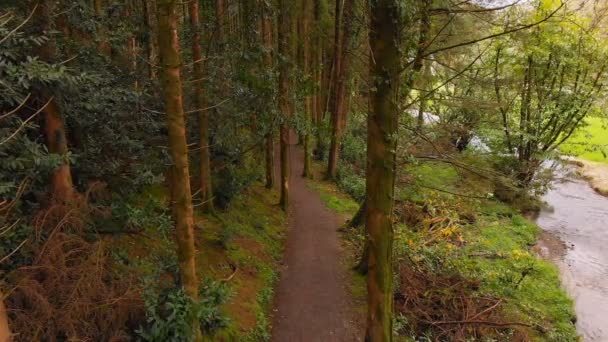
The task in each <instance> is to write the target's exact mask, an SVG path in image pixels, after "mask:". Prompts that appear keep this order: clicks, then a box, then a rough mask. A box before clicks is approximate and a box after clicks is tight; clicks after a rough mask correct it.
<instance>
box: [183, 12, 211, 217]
mask: <svg viewBox="0 0 608 342" xmlns="http://www.w3.org/2000/svg"><path fill="white" fill-rule="evenodd" d="M188 11H189V17H190V28H191V31H192V59H193V63H194V79H195V81H194V83H193V85H194V106H195V108H196V109H197V110H198V127H199V141H198V146H199V166H200V174H199V178H200V188H199V192H200V194H201V201H202V203H203V206H202V207H203V209H204V210H205V211H207V212H211V211H213V189H212V187H211V156H210V153H209V114H208V112H207V110H205V108H206V107H207V101H206V97H205V90H204V85H203V77H204V73H203V65H204V63H203V50H202V47H201V40H202V37H201V22H200V14H199V7H198V2H197V1H190V3H189V4H188Z"/></svg>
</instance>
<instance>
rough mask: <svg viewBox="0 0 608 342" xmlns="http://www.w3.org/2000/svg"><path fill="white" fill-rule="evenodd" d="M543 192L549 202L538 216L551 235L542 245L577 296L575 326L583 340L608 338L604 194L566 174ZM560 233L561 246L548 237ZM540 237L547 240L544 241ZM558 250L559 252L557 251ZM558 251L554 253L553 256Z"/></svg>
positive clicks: (607, 232) (606, 208)
mask: <svg viewBox="0 0 608 342" xmlns="http://www.w3.org/2000/svg"><path fill="white" fill-rule="evenodd" d="M560 173H561V174H562V175H561V176H562V178H561V180H558V181H556V182H555V183H554V184H553V188H552V189H551V190H550V191H549V192H547V194H545V196H544V197H543V198H544V200H545V202H546V203H547V204H548V207H547V208H546V209H544V210H542V211H541V212H540V214H539V216H538V218H537V219H536V222H537V224H538V225H539V226H540V227H541V228H543V229H544V230H545V231H546V232H548V235H550V236H552V238H547V236H545V238H544V239H541V241H540V244H541V245H542V244H543V243H544V244H545V245H546V246H545V247H541V248H544V249H545V250H546V251H547V250H548V249H552V251H548V253H547V254H548V255H553V256H554V258H552V259H554V261H555V262H556V264H557V265H558V266H559V268H560V271H561V277H562V282H563V284H564V287H565V288H566V289H567V291H568V292H569V293H570V295H571V296H572V298H573V299H574V301H575V310H576V314H577V329H578V331H579V333H580V334H581V335H582V336H583V338H584V340H585V341H594V342H595V341H601V342H606V341H608V198H606V197H604V196H601V195H599V194H597V193H596V192H595V191H594V190H593V189H592V188H591V187H590V186H589V184H587V182H586V181H584V180H580V179H577V178H575V177H572V176H567V175H565V174H564V173H563V172H560ZM555 238H559V239H560V240H561V241H562V243H561V246H565V248H563V247H561V248H556V245H560V244H559V243H558V244H555V243H553V244H552V243H550V242H549V243H548V242H547V240H548V239H549V240H550V239H554V240H555ZM542 240H545V241H544V242H543V241H542ZM556 250H559V251H556ZM556 256H557V257H556Z"/></svg>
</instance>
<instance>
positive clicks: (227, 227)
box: [114, 183, 287, 341]
mask: <svg viewBox="0 0 608 342" xmlns="http://www.w3.org/2000/svg"><path fill="white" fill-rule="evenodd" d="M150 196H152V197H154V198H156V199H159V200H161V201H164V202H165V203H166V201H167V198H166V192H165V190H164V188H163V187H161V186H159V187H152V188H150V189H148V191H146V193H145V194H142V195H139V196H138V197H140V198H146V197H150ZM277 203H278V194H277V193H276V191H271V190H267V189H265V188H264V187H263V185H262V184H261V183H255V184H254V185H253V186H251V187H250V188H248V189H247V190H245V191H243V192H242V193H241V194H240V195H238V196H237V197H236V198H235V199H233V201H232V202H231V203H230V205H229V207H228V208H227V209H226V210H225V211H222V212H217V213H216V214H214V215H211V214H203V213H201V212H198V211H195V223H196V229H195V234H196V248H197V251H198V256H197V268H198V269H197V271H198V275H199V277H200V278H201V280H202V279H212V280H216V281H220V282H226V283H227V284H228V286H229V288H230V293H231V295H230V298H229V300H228V301H227V303H225V304H224V305H223V307H222V311H223V312H224V314H225V315H226V316H227V317H228V319H229V323H228V325H227V326H226V327H224V328H222V329H221V330H219V331H218V332H216V333H215V334H214V336H213V338H212V340H213V341H266V340H268V339H269V338H270V318H269V317H270V315H269V313H270V312H269V311H270V309H271V305H272V298H273V293H274V291H273V290H274V286H275V284H276V281H277V279H278V273H277V270H278V264H279V261H280V260H281V258H282V254H283V241H284V234H285V229H286V224H287V221H286V216H285V214H284V213H283V212H282V211H281V210H280V208H279V207H278V206H277ZM114 246H115V247H114V249H115V251H116V252H117V253H127V254H128V255H129V258H131V259H133V260H135V262H133V263H132V264H133V265H136V266H137V268H138V269H137V270H135V271H137V272H139V273H141V274H142V276H144V277H145V275H146V274H150V273H153V271H154V270H153V268H155V267H158V262H157V260H162V259H168V258H170V257H171V255H174V249H175V245H174V242H173V239H172V238H171V236H166V235H164V234H162V233H161V232H159V231H158V230H155V229H150V230H146V231H145V232H143V233H142V234H140V235H125V236H122V237H119V238H115V241H114ZM235 269H236V271H235ZM231 276H232V277H231ZM171 282H172V281H171V279H170V277H168V279H167V286H170V284H171Z"/></svg>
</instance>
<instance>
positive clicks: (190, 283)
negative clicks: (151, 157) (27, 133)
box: [157, 0, 200, 336]
mask: <svg viewBox="0 0 608 342" xmlns="http://www.w3.org/2000/svg"><path fill="white" fill-rule="evenodd" d="M157 5H158V7H157V13H158V43H159V52H160V60H161V66H162V71H161V72H162V85H163V87H162V88H163V96H164V100H165V111H166V114H167V128H168V131H169V149H170V154H171V159H172V161H173V171H174V172H173V173H174V174H173V179H172V181H173V182H172V183H173V189H172V191H171V193H172V194H173V195H174V196H173V203H172V205H173V208H174V213H175V235H176V242H177V256H178V262H179V270H180V277H181V283H182V286H183V288H184V290H185V292H186V294H187V295H188V296H190V297H191V298H197V297H198V279H197V277H196V267H195V259H196V250H195V247H194V230H193V225H194V223H193V209H192V192H191V188H190V172H189V169H188V146H187V142H186V122H185V118H184V107H183V93H182V84H181V66H182V65H181V59H180V47H179V38H178V37H179V29H178V16H177V0H157ZM195 329H197V330H198V325H197V327H196V328H195ZM196 333H197V335H199V336H200V332H199V331H197V332H196Z"/></svg>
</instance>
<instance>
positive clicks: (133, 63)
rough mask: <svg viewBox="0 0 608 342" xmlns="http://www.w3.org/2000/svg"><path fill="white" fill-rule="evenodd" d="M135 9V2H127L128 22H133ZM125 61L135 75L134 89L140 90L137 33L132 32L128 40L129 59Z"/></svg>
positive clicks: (128, 0)
mask: <svg viewBox="0 0 608 342" xmlns="http://www.w3.org/2000/svg"><path fill="white" fill-rule="evenodd" d="M134 10H135V8H134V6H133V0H127V1H126V6H125V17H126V18H127V20H128V21H133V17H134V15H133V12H134ZM125 60H126V61H127V62H128V65H129V69H130V70H131V72H132V73H133V79H134V82H133V87H134V88H135V89H138V88H139V81H138V79H137V40H136V39H135V32H131V35H130V36H129V38H128V39H127V57H126V58H125Z"/></svg>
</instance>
